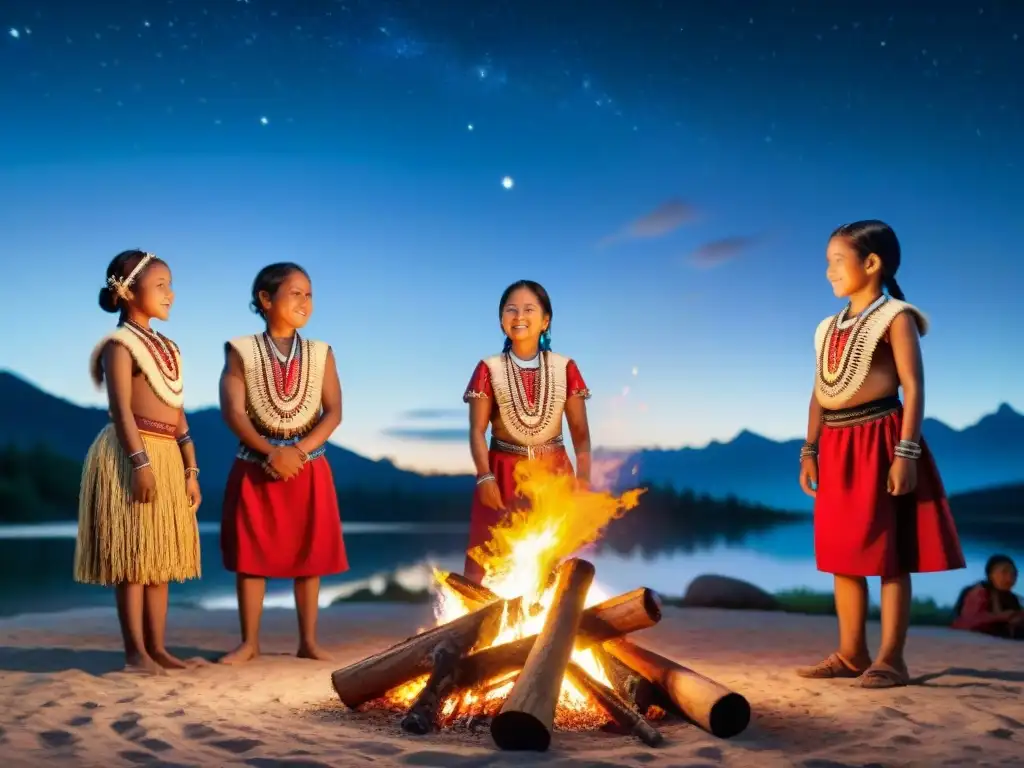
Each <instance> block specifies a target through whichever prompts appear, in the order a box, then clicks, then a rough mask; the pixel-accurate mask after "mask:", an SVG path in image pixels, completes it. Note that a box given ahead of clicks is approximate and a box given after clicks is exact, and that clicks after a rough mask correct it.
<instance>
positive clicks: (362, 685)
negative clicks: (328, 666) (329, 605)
mask: <svg viewBox="0 0 1024 768" xmlns="http://www.w3.org/2000/svg"><path fill="white" fill-rule="evenodd" d="M520 602H521V601H520V600H519V599H516V600H510V601H508V602H507V603H506V601H504V600H496V601H494V602H492V603H488V604H487V605H485V606H484V607H483V608H480V609H479V610H476V611H473V612H472V613H469V614H466V615H465V616H462V617H460V618H458V619H456V620H455V621H451V622H448V623H447V624H442V625H440V626H438V627H434V628H433V629H429V630H427V631H426V632H422V633H420V634H418V635H415V636H414V637H410V638H408V639H407V640H403V641H402V642H400V643H398V644H397V645H393V646H391V647H390V648H388V649H387V650H385V651H382V652H380V653H377V654H374V655H373V656H369V657H367V658H365V659H363V660H362V661H358V662H356V663H355V664H350V665H349V666H347V667H345V668H344V669H339V670H337V671H336V672H334V674H332V675H331V682H332V684H333V685H334V690H335V691H336V692H337V694H338V698H340V699H341V702H342V703H343V704H344V705H345V706H346V707H348V708H349V709H355V708H356V707H358V706H360V705H361V704H365V703H366V702H368V701H373V700H374V699H376V698H379V697H381V696H383V695H384V694H385V693H387V692H388V691H390V690H391V689H392V688H395V687H396V686H399V685H402V684H403V683H407V682H409V681H410V680H412V679H414V678H416V677H418V676H420V675H423V674H425V673H428V672H432V671H433V670H434V666H435V653H434V652H435V649H437V648H438V647H439V646H440V645H441V644H442V643H450V644H451V647H452V648H453V649H454V651H453V653H454V654H455V655H456V656H457V657H458V656H461V655H462V654H464V653H466V652H467V651H469V650H470V649H471V648H473V647H474V646H475V645H478V644H483V645H486V644H488V643H490V642H492V641H493V639H494V637H495V636H496V635H497V633H498V631H499V629H500V622H501V614H502V611H503V609H504V608H505V606H506V604H507V605H508V606H509V607H510V608H512V607H513V606H518V605H519V603H520Z"/></svg>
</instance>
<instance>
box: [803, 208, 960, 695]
mask: <svg viewBox="0 0 1024 768" xmlns="http://www.w3.org/2000/svg"><path fill="white" fill-rule="evenodd" d="M826 256H827V262H828V268H827V271H826V277H827V278H828V281H829V282H830V283H831V284H832V291H833V293H835V295H836V296H837V297H840V298H845V299H848V302H849V303H848V304H847V305H846V307H845V308H844V309H843V310H842V311H841V312H840V313H839V314H837V315H835V316H833V317H828V318H826V319H825V320H823V321H822V322H821V323H820V325H819V326H818V330H817V332H816V333H815V338H814V342H815V351H816V354H817V374H816V376H815V385H814V391H813V393H812V394H811V404H810V413H809V419H808V426H807V442H806V443H804V446H803V448H802V449H801V451H800V467H801V470H800V485H801V487H802V488H803V489H804V491H805V492H806V493H807V494H809V495H810V496H813V497H814V549H815V557H816V559H817V565H818V569H819V570H821V571H825V572H827V573H831V574H833V576H834V581H835V600H836V613H837V615H838V619H839V649H838V650H837V651H836V652H835V653H833V654H831V655H830V656H828V657H827V658H826V659H824V660H823V661H821V662H819V663H818V664H816V665H814V666H813V667H807V668H805V669H801V670H799V671H798V673H799V674H800V675H801V676H803V677H811V678H834V677H847V678H855V677H859V678H860V681H861V685H862V686H863V687H865V688H892V687H896V686H902V685H906V684H907V682H908V677H909V674H908V671H907V664H906V661H905V659H904V656H903V651H904V646H905V645H906V639H907V626H908V624H909V622H910V602H911V601H910V598H911V591H910V574H912V573H925V572H930V571H948V570H954V569H957V568H963V567H964V557H963V554H962V553H961V550H960V541H959V539H958V537H957V532H956V527H955V525H954V524H953V517H952V515H951V514H950V511H949V503H948V502H947V500H946V494H945V491H944V490H943V487H942V480H941V479H940V478H939V473H938V470H937V469H936V466H935V462H934V461H933V459H932V456H931V453H930V452H929V450H928V446H927V445H926V444H925V441H924V439H923V438H922V437H921V420H922V416H923V414H924V372H923V365H922V362H921V346H920V337H921V336H923V335H924V334H925V332H926V331H927V330H928V323H927V320H926V319H925V317H924V315H923V314H922V313H921V311H920V310H919V309H917V308H916V307H914V306H912V305H910V304H908V303H906V302H905V301H904V300H903V291H901V290H900V287H899V284H898V283H897V282H896V271H897V270H898V269H899V266H900V258H901V252H900V243H899V240H897V239H896V233H895V232H893V230H892V228H890V227H889V226H888V225H887V224H885V223H883V222H881V221H876V220H868V221H858V222H854V223H853V224H847V225H845V226H842V227H839V228H838V229H837V230H835V232H833V233H832V237H831V239H830V240H829V243H828V248H827V250H826ZM883 289H884V291H885V292H887V293H885V292H883ZM901 389H902V390H903V401H902V402H901V401H900V398H899V391H900V390H901ZM867 576H880V577H881V579H882V611H881V613H882V643H881V647H880V648H879V650H878V654H877V656H876V657H875V659H874V661H872V659H871V656H870V654H869V652H868V648H867V641H866V638H865V632H864V623H865V620H866V618H867V609H868V587H867V579H866V578H865V577H867Z"/></svg>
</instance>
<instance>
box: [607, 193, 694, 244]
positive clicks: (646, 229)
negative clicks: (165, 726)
mask: <svg viewBox="0 0 1024 768" xmlns="http://www.w3.org/2000/svg"><path fill="white" fill-rule="evenodd" d="M696 218H697V211H696V209H695V208H694V207H693V206H692V205H690V204H689V203H684V202H683V201H682V200H679V199H678V198H672V199H671V200H667V201H665V202H664V203H662V204H661V205H659V206H658V207H657V208H655V209H654V210H653V211H651V212H650V213H648V214H645V215H644V216H641V217H640V218H638V219H635V220H634V221H632V222H630V223H629V224H627V225H626V226H625V227H623V228H622V229H621V230H620V231H619V232H616V233H615V234H613V235H608V236H607V237H605V238H604V239H603V240H601V242H600V243H599V244H598V245H600V246H601V247H606V246H609V245H613V244H615V243H617V242H620V241H622V240H651V239H654V238H658V237H665V235H669V234H671V233H672V232H675V231H676V230H677V229H679V228H680V227H681V226H683V225H684V224H689V223H690V222H691V221H693V220H694V219H696Z"/></svg>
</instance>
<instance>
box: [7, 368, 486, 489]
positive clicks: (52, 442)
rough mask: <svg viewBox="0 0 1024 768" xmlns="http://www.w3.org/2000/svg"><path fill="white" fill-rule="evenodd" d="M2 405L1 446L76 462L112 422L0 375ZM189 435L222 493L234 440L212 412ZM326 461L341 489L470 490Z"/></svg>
mask: <svg viewBox="0 0 1024 768" xmlns="http://www.w3.org/2000/svg"><path fill="white" fill-rule="evenodd" d="M0 402H4V403H7V406H8V409H9V418H6V419H4V421H3V424H2V425H0V445H4V444H13V445H14V446H16V447H18V448H31V447H33V446H35V445H40V444H41V445H45V446H46V447H48V448H50V449H51V450H53V451H54V452H56V453H58V454H61V455H64V456H67V457H68V458H70V459H74V460H75V461H82V460H83V459H84V458H85V454H86V452H87V451H88V450H89V446H90V445H91V444H92V441H93V440H94V439H95V438H96V434H97V433H98V432H99V431H100V430H101V429H102V428H103V425H104V424H106V423H107V422H108V421H109V420H110V417H109V415H108V414H107V410H106V409H105V408H88V407H84V406H80V405H75V404H74V403H71V402H69V401H67V400H64V399H62V398H59V397H55V396H54V395H51V394H49V393H47V392H44V391H43V390H41V389H39V388H38V387H36V386H34V385H32V384H30V383H29V382H27V381H25V380H24V379H22V378H21V377H19V376H18V375H16V374H14V373H11V372H9V371H0ZM188 422H189V431H190V432H191V433H192V437H193V439H194V440H195V445H196V457H197V459H198V461H199V467H200V468H201V469H202V472H203V479H204V480H207V478H209V481H208V482H209V485H210V487H211V488H214V487H218V488H222V487H223V486H224V484H225V482H226V481H227V476H228V471H229V470H230V468H231V464H232V462H233V461H234V456H235V451H236V450H237V448H238V439H237V438H236V437H235V436H234V435H233V434H232V433H231V431H230V430H229V429H228V428H227V426H226V425H225V424H224V422H223V421H222V420H221V417H220V411H218V410H217V409H216V408H200V409H199V410H196V411H189V412H188ZM327 457H328V460H329V461H330V463H331V469H332V470H333V471H334V478H335V483H336V485H337V486H338V488H342V489H357V488H362V489H367V490H385V489H386V490H394V491H401V492H420V491H422V492H425V493H427V492H449V491H453V490H464V491H465V492H466V494H467V495H468V494H469V493H470V492H471V489H472V487H473V481H472V478H471V477H470V476H468V475H461V476H460V475H422V474H419V473H417V472H410V471H408V470H404V469H399V468H398V467H396V466H395V465H394V464H392V463H391V462H390V461H387V460H386V459H381V460H379V461H375V460H373V459H368V458H366V457H365V456H360V455H359V454H358V453H355V452H354V451H349V450H346V449H345V448H340V447H338V446H336V445H333V444H331V443H328V444H327Z"/></svg>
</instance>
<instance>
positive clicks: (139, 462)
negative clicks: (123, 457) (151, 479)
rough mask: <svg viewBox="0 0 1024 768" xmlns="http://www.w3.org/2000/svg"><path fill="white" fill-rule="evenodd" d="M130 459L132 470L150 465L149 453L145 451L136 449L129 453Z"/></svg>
mask: <svg viewBox="0 0 1024 768" xmlns="http://www.w3.org/2000/svg"><path fill="white" fill-rule="evenodd" d="M128 461H130V462H131V464H132V472H135V471H137V470H140V469H142V468H144V467H148V466H149V454H148V453H146V452H145V451H136V452H135V453H130V454H128Z"/></svg>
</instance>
